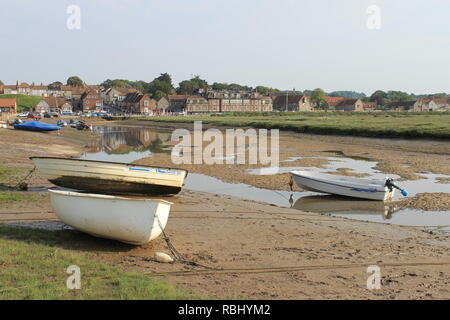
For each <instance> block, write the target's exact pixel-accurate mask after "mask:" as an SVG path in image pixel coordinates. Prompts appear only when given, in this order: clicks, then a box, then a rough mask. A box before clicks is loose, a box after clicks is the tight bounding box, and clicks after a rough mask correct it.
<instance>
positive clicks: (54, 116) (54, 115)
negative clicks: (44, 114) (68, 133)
mask: <svg viewBox="0 0 450 320" xmlns="http://www.w3.org/2000/svg"><path fill="white" fill-rule="evenodd" d="M50 115H51V116H52V117H53V118H59V113H58V112H50Z"/></svg>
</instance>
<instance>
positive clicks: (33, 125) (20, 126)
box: [14, 121, 61, 131]
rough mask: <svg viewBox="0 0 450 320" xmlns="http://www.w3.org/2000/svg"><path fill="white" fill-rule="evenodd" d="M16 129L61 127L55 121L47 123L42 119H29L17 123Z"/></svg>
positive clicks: (29, 129)
mask: <svg viewBox="0 0 450 320" xmlns="http://www.w3.org/2000/svg"><path fill="white" fill-rule="evenodd" d="M14 129H18V130H28V131H55V130H59V129H61V128H60V127H59V126H58V125H56V124H53V123H45V122H40V121H28V122H24V123H20V124H15V125H14Z"/></svg>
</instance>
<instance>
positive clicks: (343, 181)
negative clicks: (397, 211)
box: [290, 171, 408, 201]
mask: <svg viewBox="0 0 450 320" xmlns="http://www.w3.org/2000/svg"><path fill="white" fill-rule="evenodd" d="M290 173H291V176H292V178H293V179H294V181H295V183H297V185H298V186H299V187H300V188H302V189H305V190H309V191H313V192H320V193H329V194H337V195H341V196H347V197H355V198H362V199H369V200H379V201H386V200H390V199H392V198H393V197H394V192H395V189H399V190H401V191H402V194H403V195H404V196H407V195H408V192H407V191H406V190H404V189H403V190H402V189H400V188H399V187H397V186H396V185H395V184H394V183H393V181H392V179H389V178H387V179H385V180H370V179H360V178H354V177H347V176H340V175H333V174H325V173H320V174H319V173H313V172H310V171H291V172H290Z"/></svg>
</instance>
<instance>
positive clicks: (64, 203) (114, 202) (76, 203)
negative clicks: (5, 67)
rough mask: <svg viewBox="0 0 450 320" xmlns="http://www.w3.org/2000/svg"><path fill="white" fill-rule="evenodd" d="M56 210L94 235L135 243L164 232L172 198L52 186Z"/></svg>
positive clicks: (138, 243)
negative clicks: (78, 190) (125, 196)
mask: <svg viewBox="0 0 450 320" xmlns="http://www.w3.org/2000/svg"><path fill="white" fill-rule="evenodd" d="M49 192H50V200H51V204H52V207H53V210H54V211H55V213H56V214H57V216H58V217H59V218H60V219H61V221H62V222H64V223H65V224H67V225H69V226H71V227H73V228H74V229H76V230H78V231H81V232H85V233H87V234H90V235H92V236H94V237H99V238H106V239H112V240H118V241H121V242H125V243H128V244H133V245H141V244H144V243H147V242H149V241H152V240H153V239H155V238H157V237H158V236H159V235H161V233H162V232H163V230H164V228H165V227H166V224H167V220H168V218H169V213H170V207H171V205H172V203H171V202H168V201H165V200H159V199H139V198H124V197H116V196H111V195H103V194H88V193H79V192H71V191H62V190H51V189H50V190H49Z"/></svg>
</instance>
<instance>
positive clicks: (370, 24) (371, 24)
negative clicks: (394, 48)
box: [366, 4, 381, 30]
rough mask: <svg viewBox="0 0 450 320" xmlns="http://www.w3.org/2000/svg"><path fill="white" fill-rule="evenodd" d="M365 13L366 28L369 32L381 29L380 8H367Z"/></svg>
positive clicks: (373, 6) (372, 6) (374, 6)
mask: <svg viewBox="0 0 450 320" xmlns="http://www.w3.org/2000/svg"><path fill="white" fill-rule="evenodd" d="M366 13H367V14H368V17H367V21H366V26H367V29H369V30H380V29H381V8H380V7H379V6H377V5H375V4H373V5H370V6H368V7H367V10H366Z"/></svg>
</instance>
